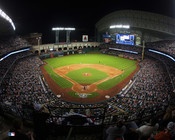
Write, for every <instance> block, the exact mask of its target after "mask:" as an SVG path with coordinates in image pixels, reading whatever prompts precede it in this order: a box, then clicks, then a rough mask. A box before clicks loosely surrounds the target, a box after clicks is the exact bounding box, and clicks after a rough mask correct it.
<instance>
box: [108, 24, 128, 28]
mask: <svg viewBox="0 0 175 140" xmlns="http://www.w3.org/2000/svg"><path fill="white" fill-rule="evenodd" d="M109 28H110V29H115V28H123V29H129V28H130V25H122V24H119V25H111V26H110V27H109Z"/></svg>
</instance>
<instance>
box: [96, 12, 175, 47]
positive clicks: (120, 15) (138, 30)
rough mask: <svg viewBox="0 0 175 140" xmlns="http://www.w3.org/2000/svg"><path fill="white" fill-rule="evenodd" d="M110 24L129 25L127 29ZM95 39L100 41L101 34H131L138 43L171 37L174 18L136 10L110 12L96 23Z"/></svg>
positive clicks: (174, 22)
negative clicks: (112, 26)
mask: <svg viewBox="0 0 175 140" xmlns="http://www.w3.org/2000/svg"><path fill="white" fill-rule="evenodd" d="M111 25H129V26H130V28H129V29H121V28H113V29H110V26H111ZM95 27H96V39H97V41H98V42H101V41H102V39H103V38H102V35H103V34H110V35H114V34H130V35H131V34H132V35H134V36H135V43H136V45H139V44H141V43H142V41H143V40H144V41H145V42H155V41H160V40H167V39H173V38H174V36H175V19H173V18H170V17H167V16H164V15H160V14H155V13H150V12H145V11H137V10H120V11H115V12H112V13H110V14H108V15H106V16H104V17H103V18H102V19H100V20H99V21H98V22H97V23H96V25H95Z"/></svg>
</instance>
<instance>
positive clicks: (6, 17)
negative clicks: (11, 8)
mask: <svg viewBox="0 0 175 140" xmlns="http://www.w3.org/2000/svg"><path fill="white" fill-rule="evenodd" d="M0 16H1V17H2V18H4V19H5V20H7V21H8V22H9V23H10V24H11V25H12V27H13V30H14V31H15V30H16V27H15V25H14V23H13V21H12V19H11V18H10V17H9V16H8V15H7V14H6V13H5V12H4V11H2V10H1V9H0Z"/></svg>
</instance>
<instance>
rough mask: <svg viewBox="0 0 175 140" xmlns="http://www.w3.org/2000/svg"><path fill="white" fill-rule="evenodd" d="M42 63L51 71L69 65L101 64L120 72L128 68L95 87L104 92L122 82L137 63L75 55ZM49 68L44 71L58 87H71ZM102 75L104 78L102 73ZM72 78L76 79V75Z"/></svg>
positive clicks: (88, 55)
mask: <svg viewBox="0 0 175 140" xmlns="http://www.w3.org/2000/svg"><path fill="white" fill-rule="evenodd" d="M44 61H45V62H47V63H48V65H49V66H50V67H52V68H53V69H55V68H58V67H62V66H67V65H71V64H101V65H106V66H111V67H115V68H117V69H120V70H125V69H128V68H129V69H128V70H126V71H125V72H124V73H123V74H122V75H119V76H117V77H115V78H113V79H110V80H108V81H105V82H103V83H100V84H99V85H97V86H98V88H99V89H104V90H107V89H109V88H111V87H113V86H115V85H116V84H118V83H119V82H121V81H122V80H124V79H125V78H126V77H127V76H128V75H129V74H130V73H131V72H132V71H133V70H135V69H136V66H134V65H135V64H136V63H137V61H134V60H129V59H124V58H120V57H116V56H111V55H105V54H77V55H69V56H65V57H57V58H50V59H46V60H44ZM50 67H48V66H47V65H46V66H45V69H46V71H47V72H48V73H49V75H50V76H51V78H52V79H53V80H54V81H55V82H56V83H57V84H58V85H59V86H60V87H62V88H70V87H72V83H71V82H69V81H68V80H66V79H64V78H62V77H61V76H58V75H57V74H56V73H55V72H54V71H53V70H52V68H50ZM102 75H104V76H105V74H104V73H103V74H102ZM73 77H76V75H75V76H73ZM82 80H83V79H82ZM82 80H80V81H79V82H80V83H82ZM89 82H90V81H89ZM86 83H87V82H86Z"/></svg>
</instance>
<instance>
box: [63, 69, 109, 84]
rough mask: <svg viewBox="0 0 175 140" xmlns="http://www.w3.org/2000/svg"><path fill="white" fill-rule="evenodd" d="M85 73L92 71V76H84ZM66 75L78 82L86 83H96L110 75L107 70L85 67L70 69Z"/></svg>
mask: <svg viewBox="0 0 175 140" xmlns="http://www.w3.org/2000/svg"><path fill="white" fill-rule="evenodd" d="M83 73H90V74H91V76H83ZM66 76H67V77H69V78H71V79H72V80H74V81H76V82H77V83H86V84H91V83H95V82H98V81H100V80H102V79H104V78H106V77H108V75H107V74H106V73H105V72H102V71H99V70H96V69H93V68H83V69H78V70H74V71H70V72H69V73H68V74H66Z"/></svg>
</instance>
